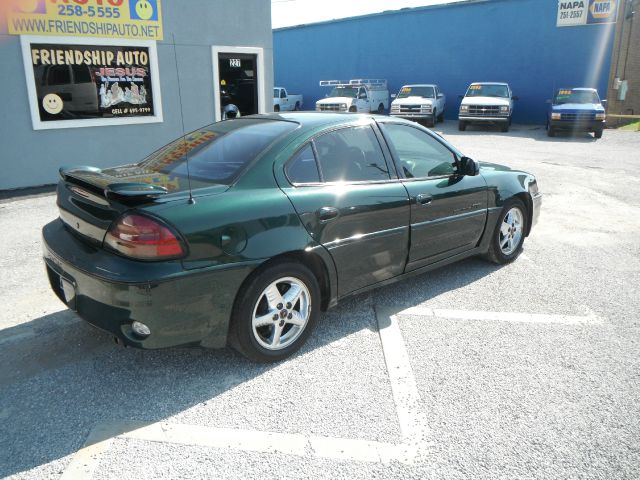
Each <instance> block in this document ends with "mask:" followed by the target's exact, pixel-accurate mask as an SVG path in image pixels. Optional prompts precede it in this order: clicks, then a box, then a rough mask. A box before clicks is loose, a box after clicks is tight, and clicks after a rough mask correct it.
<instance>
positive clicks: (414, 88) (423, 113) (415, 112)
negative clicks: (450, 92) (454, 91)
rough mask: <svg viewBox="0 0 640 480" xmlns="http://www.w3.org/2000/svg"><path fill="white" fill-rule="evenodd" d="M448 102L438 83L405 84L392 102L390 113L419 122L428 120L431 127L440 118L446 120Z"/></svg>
mask: <svg viewBox="0 0 640 480" xmlns="http://www.w3.org/2000/svg"><path fill="white" fill-rule="evenodd" d="M446 102H447V97H445V95H444V93H442V92H441V91H440V87H438V85H433V84H422V83H421V84H415V85H405V86H404V87H402V88H401V89H400V91H399V92H398V95H397V96H396V98H395V100H394V101H393V102H391V112H390V114H391V116H394V117H401V118H406V119H409V120H416V121H418V122H419V121H421V120H426V121H427V122H428V124H429V126H430V127H435V125H436V122H437V121H438V120H440V121H443V120H444V109H445V106H446Z"/></svg>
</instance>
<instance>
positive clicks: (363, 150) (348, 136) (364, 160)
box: [314, 126, 389, 182]
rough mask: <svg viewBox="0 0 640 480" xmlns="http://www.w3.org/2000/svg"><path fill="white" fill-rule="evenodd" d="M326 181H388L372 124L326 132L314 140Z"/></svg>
mask: <svg viewBox="0 0 640 480" xmlns="http://www.w3.org/2000/svg"><path fill="white" fill-rule="evenodd" d="M314 143H315V147H316V152H317V154H318V163H319V166H320V174H321V175H322V181H324V182H366V181H381V180H389V170H388V168H387V164H386V162H385V159H384V155H383V153H382V149H381V148H380V144H379V143H378V139H377V137H376V135H375V133H374V131H373V129H372V128H371V127H370V126H362V127H350V128H343V129H340V130H335V131H333V132H329V133H326V134H324V135H322V136H320V137H318V138H316V139H315V140H314Z"/></svg>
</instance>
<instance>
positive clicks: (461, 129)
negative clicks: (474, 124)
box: [458, 120, 467, 132]
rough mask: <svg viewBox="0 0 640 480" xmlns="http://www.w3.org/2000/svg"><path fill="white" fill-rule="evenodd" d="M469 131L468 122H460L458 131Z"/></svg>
mask: <svg viewBox="0 0 640 480" xmlns="http://www.w3.org/2000/svg"><path fill="white" fill-rule="evenodd" d="M466 129H467V122H465V121H464V120H458V130H460V131H461V132H464V131H465V130H466Z"/></svg>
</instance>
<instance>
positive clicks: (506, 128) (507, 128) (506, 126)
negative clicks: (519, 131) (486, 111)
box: [500, 122, 510, 132]
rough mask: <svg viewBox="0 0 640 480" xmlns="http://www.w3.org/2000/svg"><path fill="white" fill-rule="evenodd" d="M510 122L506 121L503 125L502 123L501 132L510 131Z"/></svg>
mask: <svg viewBox="0 0 640 480" xmlns="http://www.w3.org/2000/svg"><path fill="white" fill-rule="evenodd" d="M509 124H510V122H505V123H503V124H502V125H500V131H501V132H508V131H509Z"/></svg>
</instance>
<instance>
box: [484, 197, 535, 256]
mask: <svg viewBox="0 0 640 480" xmlns="http://www.w3.org/2000/svg"><path fill="white" fill-rule="evenodd" d="M526 231H527V209H526V207H525V206H524V203H522V201H521V200H519V199H517V198H512V199H511V200H509V201H507V202H506V203H505V205H504V207H503V209H502V212H501V213H500V221H499V222H498V224H497V225H496V228H495V230H494V232H493V237H492V239H491V243H490V246H489V251H488V252H487V254H486V258H487V259H488V260H490V261H492V262H494V263H498V264H503V263H509V262H512V261H513V260H515V259H516V258H517V257H518V255H520V252H521V251H522V245H523V243H524V237H525V232H526Z"/></svg>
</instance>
